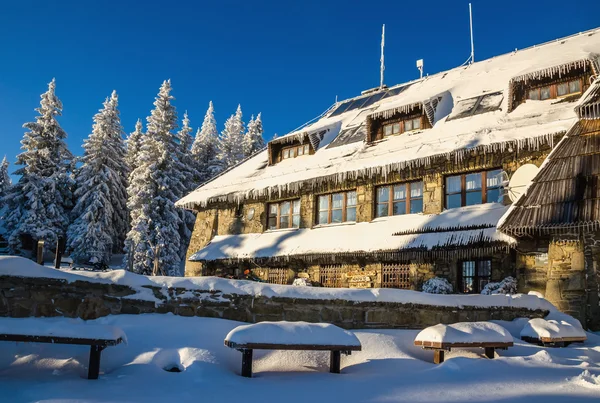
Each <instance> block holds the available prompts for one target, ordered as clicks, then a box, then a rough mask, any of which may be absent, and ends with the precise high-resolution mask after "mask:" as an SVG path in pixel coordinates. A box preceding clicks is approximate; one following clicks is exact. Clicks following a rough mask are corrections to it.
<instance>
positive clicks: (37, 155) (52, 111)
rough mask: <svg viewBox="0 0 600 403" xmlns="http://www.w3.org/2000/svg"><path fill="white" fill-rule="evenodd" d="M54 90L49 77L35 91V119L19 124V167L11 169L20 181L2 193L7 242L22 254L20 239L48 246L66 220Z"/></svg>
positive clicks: (66, 169) (68, 159) (67, 156)
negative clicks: (5, 203) (37, 94)
mask: <svg viewBox="0 0 600 403" xmlns="http://www.w3.org/2000/svg"><path fill="white" fill-rule="evenodd" d="M55 90H56V82H55V80H54V79H53V80H52V81H51V82H50V83H49V84H48V91H46V92H45V93H43V94H42V95H41V101H40V107H39V108H36V111H37V112H38V114H39V115H38V116H37V117H36V119H35V122H29V123H25V124H24V125H23V127H24V128H26V129H28V131H27V132H26V133H25V135H24V136H23V139H22V140H21V149H22V150H23V152H22V153H21V154H19V155H18V156H17V165H19V166H21V168H19V169H18V170H17V171H16V172H15V174H16V175H20V179H19V181H18V182H17V183H16V184H15V185H14V186H12V188H11V190H10V192H9V194H8V195H7V196H6V200H7V201H8V207H9V211H8V214H7V218H6V226H7V230H8V232H9V234H10V236H9V245H10V248H11V250H12V252H13V253H17V254H24V253H25V251H24V250H23V244H22V240H23V239H24V238H30V239H31V240H32V241H33V242H35V241H37V240H44V241H45V242H46V243H45V244H46V247H47V248H48V249H51V248H53V247H54V246H55V244H56V242H57V240H58V239H59V238H63V237H64V235H65V231H66V229H67V226H68V224H69V209H70V208H71V207H72V193H71V187H72V185H73V181H72V178H71V176H70V174H71V171H72V163H73V162H72V160H73V155H72V154H71V153H70V152H69V150H68V148H67V144H66V143H65V139H66V138H67V133H66V132H65V131H64V130H63V129H62V127H61V126H60V124H59V123H58V121H57V120H56V118H57V116H60V115H61V113H62V103H61V102H60V100H59V99H58V97H57V96H56V94H55Z"/></svg>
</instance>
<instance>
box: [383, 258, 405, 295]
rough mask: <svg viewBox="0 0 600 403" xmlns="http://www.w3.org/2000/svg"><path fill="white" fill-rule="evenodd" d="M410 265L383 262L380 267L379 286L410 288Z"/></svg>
mask: <svg viewBox="0 0 600 403" xmlns="http://www.w3.org/2000/svg"><path fill="white" fill-rule="evenodd" d="M410 285H411V284H410V266H409V265H407V264H384V265H383V266H382V267H381V288H402V289H405V290H408V289H410Z"/></svg>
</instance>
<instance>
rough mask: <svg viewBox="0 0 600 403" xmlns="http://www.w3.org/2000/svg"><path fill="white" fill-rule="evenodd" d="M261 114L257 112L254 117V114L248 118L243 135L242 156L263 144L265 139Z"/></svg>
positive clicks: (251, 152) (248, 154) (247, 155)
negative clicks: (246, 127)
mask: <svg viewBox="0 0 600 403" xmlns="http://www.w3.org/2000/svg"><path fill="white" fill-rule="evenodd" d="M260 115H261V114H260V113H259V114H258V116H257V117H256V119H254V116H252V117H251V118H250V122H248V131H247V132H246V134H245V135H244V156H245V157H249V156H251V155H252V154H254V153H255V152H257V151H258V150H262V149H263V147H264V146H265V140H264V139H263V136H262V134H263V126H262V119H261V116H260Z"/></svg>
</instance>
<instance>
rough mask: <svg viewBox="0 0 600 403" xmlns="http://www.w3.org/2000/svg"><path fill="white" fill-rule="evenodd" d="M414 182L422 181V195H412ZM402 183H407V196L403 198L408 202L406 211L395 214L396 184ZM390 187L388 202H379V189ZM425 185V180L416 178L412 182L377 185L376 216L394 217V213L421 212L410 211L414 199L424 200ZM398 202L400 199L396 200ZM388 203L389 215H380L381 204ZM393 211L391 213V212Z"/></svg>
mask: <svg viewBox="0 0 600 403" xmlns="http://www.w3.org/2000/svg"><path fill="white" fill-rule="evenodd" d="M414 183H421V197H414V198H413V197H412V196H411V189H412V185H413V184H414ZM400 185H406V198H405V199H404V200H403V201H404V202H405V204H406V208H405V210H406V211H405V212H404V213H403V214H393V213H394V187H395V186H400ZM385 187H387V188H389V190H388V200H387V201H386V202H382V203H380V202H379V189H381V188H385ZM424 187H425V184H424V182H423V180H422V179H421V180H416V181H411V182H401V183H392V184H389V185H381V186H377V187H376V188H375V218H382V217H392V216H394V215H404V214H419V213H411V212H410V205H411V202H412V200H424V197H423V189H424ZM396 202H398V201H396ZM384 204H387V206H388V214H387V215H382V216H380V215H379V205H384ZM423 207H424V206H423V205H422V207H421V211H420V213H422V212H423ZM390 213H391V214H390Z"/></svg>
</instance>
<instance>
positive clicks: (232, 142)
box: [218, 105, 245, 169]
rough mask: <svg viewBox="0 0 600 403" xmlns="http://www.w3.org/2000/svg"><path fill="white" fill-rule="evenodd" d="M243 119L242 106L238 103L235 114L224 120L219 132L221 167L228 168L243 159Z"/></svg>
mask: <svg viewBox="0 0 600 403" xmlns="http://www.w3.org/2000/svg"><path fill="white" fill-rule="evenodd" d="M244 132H245V128H244V121H243V120H242V107H241V105H238V107H237V111H236V112H235V114H233V115H231V116H230V117H229V119H227V121H226V122H225V129H224V130H223V131H222V132H221V143H220V144H219V154H218V158H219V161H220V162H221V166H222V168H223V169H227V168H230V167H232V166H234V165H235V164H237V163H238V162H240V161H242V160H243V159H244Z"/></svg>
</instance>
